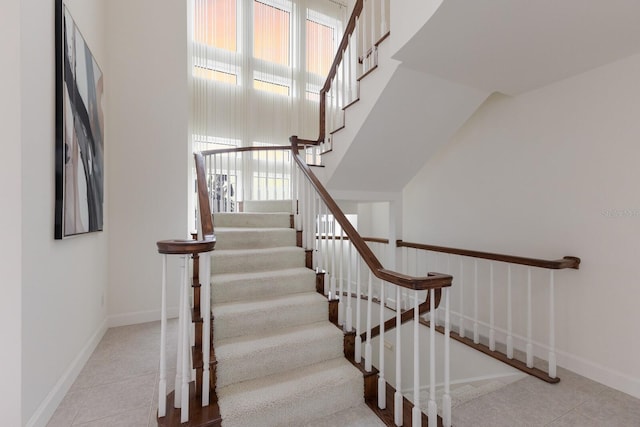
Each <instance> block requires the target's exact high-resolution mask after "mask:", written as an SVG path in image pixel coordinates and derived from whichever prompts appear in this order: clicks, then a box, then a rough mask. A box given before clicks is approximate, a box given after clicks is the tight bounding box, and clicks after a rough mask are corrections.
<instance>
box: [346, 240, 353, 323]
mask: <svg viewBox="0 0 640 427" xmlns="http://www.w3.org/2000/svg"><path fill="white" fill-rule="evenodd" d="M351 246H352V245H351V240H348V241H347V248H348V250H347V253H348V255H347V256H348V257H349V263H348V264H347V314H346V318H347V319H346V328H345V331H346V332H351V331H352V330H353V311H352V309H351V272H352V270H353V258H352V257H351Z"/></svg>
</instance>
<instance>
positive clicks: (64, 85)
mask: <svg viewBox="0 0 640 427" xmlns="http://www.w3.org/2000/svg"><path fill="white" fill-rule="evenodd" d="M55 8H56V10H55V44H56V48H55V52H56V61H55V62H56V63H55V67H56V70H55V73H56V130H55V132H56V134H55V221H54V238H56V239H63V238H65V237H69V236H73V235H77V234H84V233H91V232H96V231H102V230H103V222H104V221H103V219H104V214H103V204H104V113H103V106H102V103H103V102H104V90H103V88H104V84H103V81H104V80H103V73H102V70H101V69H100V67H99V65H98V63H97V61H96V59H95V57H94V56H93V54H92V53H91V50H90V49H89V47H88V45H87V43H86V41H85V39H84V37H83V36H82V34H81V32H80V30H79V28H78V27H77V25H76V23H75V21H74V20H73V18H72V17H71V13H70V12H69V10H68V9H67V7H66V5H65V3H64V1H63V0H56V5H55Z"/></svg>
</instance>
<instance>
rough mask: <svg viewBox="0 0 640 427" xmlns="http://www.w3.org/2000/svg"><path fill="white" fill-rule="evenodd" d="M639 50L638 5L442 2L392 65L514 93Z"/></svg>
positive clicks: (613, 0)
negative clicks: (398, 63)
mask: <svg viewBox="0 0 640 427" xmlns="http://www.w3.org/2000/svg"><path fill="white" fill-rule="evenodd" d="M638 52H640V1H638V0H535V1H532V0H473V1H469V0H444V1H443V2H442V5H441V6H440V7H439V9H438V10H437V11H436V13H435V14H434V15H433V16H432V17H431V19H430V20H429V21H428V22H427V23H426V25H424V26H423V28H422V29H421V30H419V31H418V33H417V34H416V35H415V36H414V37H413V39H412V40H411V41H410V42H409V43H407V44H406V45H405V46H404V47H402V48H401V49H400V50H399V51H398V52H397V53H396V54H395V55H394V59H397V60H399V61H401V62H402V65H403V66H405V67H409V68H413V69H415V70H418V71H422V72H426V73H429V74H433V75H436V76H439V77H442V78H444V79H447V80H451V81H455V82H458V83H461V84H464V85H467V86H471V87H475V88H477V89H481V90H485V91H489V92H493V91H498V92H502V93H504V94H508V95H516V94H519V93H522V92H526V91H529V90H532V89H536V88H539V87H541V86H545V85H547V84H550V83H552V82H555V81H558V80H561V79H564V78H567V77H570V76H572V75H576V74H579V73H582V72H584V71H587V70H589V69H592V68H595V67H598V66H600V65H604V64H607V63H609V62H612V61H615V60H617V59H622V58H624V57H627V56H629V55H632V54H634V53H638Z"/></svg>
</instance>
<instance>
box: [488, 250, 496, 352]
mask: <svg viewBox="0 0 640 427" xmlns="http://www.w3.org/2000/svg"><path fill="white" fill-rule="evenodd" d="M493 305H494V304H493V262H489V350H491V351H496V331H495V329H494V325H495V314H494V307H493Z"/></svg>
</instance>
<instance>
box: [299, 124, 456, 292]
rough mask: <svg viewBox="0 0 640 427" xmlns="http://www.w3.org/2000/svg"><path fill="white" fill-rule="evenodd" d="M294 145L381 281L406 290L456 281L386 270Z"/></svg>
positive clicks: (302, 166) (312, 179) (303, 168)
mask: <svg viewBox="0 0 640 427" xmlns="http://www.w3.org/2000/svg"><path fill="white" fill-rule="evenodd" d="M290 141H291V153H292V157H293V159H294V160H295V162H296V163H297V164H298V166H299V168H300V170H301V171H302V173H304V174H305V175H306V176H307V179H308V180H309V182H310V183H311V185H312V186H313V188H315V190H316V192H317V193H318V195H319V196H320V198H321V199H322V201H323V202H324V204H325V205H326V207H327V209H328V210H329V211H330V212H331V214H332V215H333V217H334V218H335V219H336V221H338V224H340V227H342V229H343V230H344V232H345V234H346V235H347V237H348V238H349V240H351V243H352V244H353V246H354V247H355V248H356V250H357V251H358V253H360V256H361V257H362V259H363V260H364V262H365V263H366V264H367V266H368V267H369V269H370V270H371V272H372V273H373V274H374V275H375V276H376V277H377V278H378V279H382V280H384V281H385V282H389V283H392V284H394V285H398V286H401V287H403V288H408V289H414V290H425V289H439V288H443V287H448V286H451V281H452V277H451V276H449V275H447V274H439V273H429V276H427V277H414V276H408V275H405V274H402V273H398V272H396V271H392V270H388V269H385V268H384V267H383V266H382V264H380V261H378V258H376V256H375V255H374V253H373V252H372V251H371V249H370V248H369V245H367V242H365V241H364V240H363V239H362V237H361V236H360V234H358V232H357V231H356V229H355V228H353V225H351V222H349V220H348V219H347V217H345V216H344V213H343V212H342V210H341V209H340V208H339V207H338V205H337V204H336V202H335V200H333V197H331V195H330V194H329V193H328V192H327V190H326V189H325V188H324V186H323V185H322V183H321V182H320V180H318V178H317V177H316V176H315V174H314V173H313V171H312V170H311V168H310V167H309V166H308V165H307V164H306V163H305V161H304V160H303V159H302V157H301V156H300V151H299V149H298V145H299V144H298V137H297V136H295V135H294V136H292V137H291V138H290Z"/></svg>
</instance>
